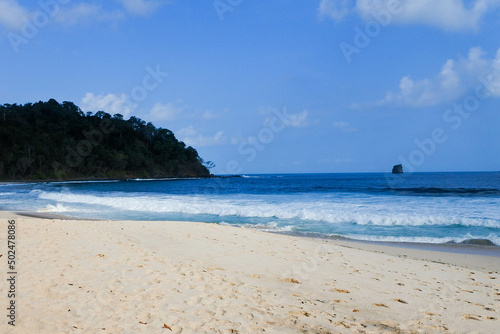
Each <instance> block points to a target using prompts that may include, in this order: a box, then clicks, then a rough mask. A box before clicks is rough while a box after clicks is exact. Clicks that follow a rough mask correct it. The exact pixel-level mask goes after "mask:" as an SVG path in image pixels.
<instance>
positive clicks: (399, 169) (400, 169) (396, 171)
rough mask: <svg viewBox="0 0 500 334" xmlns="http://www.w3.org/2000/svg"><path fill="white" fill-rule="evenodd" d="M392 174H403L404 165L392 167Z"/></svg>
mask: <svg viewBox="0 0 500 334" xmlns="http://www.w3.org/2000/svg"><path fill="white" fill-rule="evenodd" d="M392 174H403V165H401V164H399V165H394V167H392Z"/></svg>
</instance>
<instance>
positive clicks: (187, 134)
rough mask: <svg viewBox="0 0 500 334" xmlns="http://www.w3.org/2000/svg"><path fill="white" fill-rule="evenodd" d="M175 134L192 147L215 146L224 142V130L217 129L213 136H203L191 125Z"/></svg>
mask: <svg viewBox="0 0 500 334" xmlns="http://www.w3.org/2000/svg"><path fill="white" fill-rule="evenodd" d="M176 136H177V137H178V138H179V139H180V140H182V141H183V142H184V143H186V145H188V146H193V147H204V146H215V145H221V144H224V143H225V142H226V137H225V136H224V131H218V132H217V133H216V134H214V135H213V136H204V135H202V134H200V133H199V132H198V131H197V130H196V129H195V128H194V127H193V126H192V125H190V126H188V127H186V128H182V129H180V130H179V131H177V132H176Z"/></svg>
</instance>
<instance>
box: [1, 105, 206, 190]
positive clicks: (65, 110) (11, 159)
mask: <svg viewBox="0 0 500 334" xmlns="http://www.w3.org/2000/svg"><path fill="white" fill-rule="evenodd" d="M208 166H209V167H210V164H208ZM208 176H210V172H209V170H208V168H207V167H206V166H205V165H204V162H203V159H202V158H200V156H199V155H198V152H197V151H196V150H195V149H194V148H192V147H191V146H189V147H186V145H185V144H184V143H183V142H182V141H179V140H177V139H176V138H175V136H174V134H173V133H172V131H170V130H168V129H163V128H156V127H155V126H154V125H153V124H151V123H146V122H145V121H143V120H141V119H139V118H137V117H130V119H128V120H124V118H123V116H122V115H120V114H116V115H113V116H112V115H110V114H108V113H106V112H104V111H98V112H96V113H95V114H92V113H91V112H88V113H83V112H82V111H81V109H80V108H79V107H78V106H76V105H75V104H74V103H72V102H68V101H65V102H63V103H58V102H57V101H55V100H54V99H51V100H49V101H48V102H41V101H40V102H38V103H33V104H32V103H27V104H25V105H18V104H4V105H0V180H61V179H63V180H64V179H103V178H117V179H119V178H164V177H208Z"/></svg>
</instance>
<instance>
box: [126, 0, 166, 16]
mask: <svg viewBox="0 0 500 334" xmlns="http://www.w3.org/2000/svg"><path fill="white" fill-rule="evenodd" d="M120 2H121V3H122V4H123V6H124V7H125V9H126V10H127V12H128V13H130V14H132V15H149V14H151V13H153V12H154V11H155V10H157V9H158V8H159V7H160V6H161V5H163V4H164V3H165V1H159V0H120Z"/></svg>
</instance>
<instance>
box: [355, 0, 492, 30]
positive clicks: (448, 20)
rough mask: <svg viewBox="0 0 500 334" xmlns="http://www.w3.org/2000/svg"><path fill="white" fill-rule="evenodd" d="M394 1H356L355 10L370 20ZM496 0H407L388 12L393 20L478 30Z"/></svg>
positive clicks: (448, 28)
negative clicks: (466, 3)
mask: <svg viewBox="0 0 500 334" xmlns="http://www.w3.org/2000/svg"><path fill="white" fill-rule="evenodd" d="M394 3H395V1H394V0H358V1H357V3H356V10H357V11H358V12H359V14H360V15H361V16H362V17H363V18H364V19H365V20H373V13H380V12H381V11H388V9H389V8H390V9H393V8H394V7H391V6H393V4H394ZM498 5H499V1H498V0H475V1H472V2H471V1H469V4H468V5H465V4H464V1H463V0H439V1H436V0H419V1H414V0H406V1H401V6H400V7H396V8H397V10H396V11H394V10H393V12H394V14H393V15H391V16H392V17H391V20H392V21H393V22H394V23H403V24H424V25H430V26H435V27H439V28H441V29H444V30H452V31H457V30H469V29H477V27H478V25H479V22H480V21H481V19H482V18H483V16H484V15H485V14H486V13H487V12H488V11H490V10H492V9H494V8H496V7H498Z"/></svg>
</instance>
